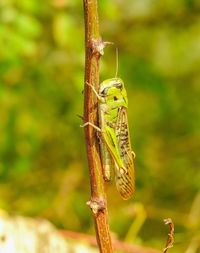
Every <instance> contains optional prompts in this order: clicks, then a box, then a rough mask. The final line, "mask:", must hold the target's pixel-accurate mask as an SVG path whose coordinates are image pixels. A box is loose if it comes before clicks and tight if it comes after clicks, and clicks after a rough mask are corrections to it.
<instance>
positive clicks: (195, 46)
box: [0, 0, 200, 253]
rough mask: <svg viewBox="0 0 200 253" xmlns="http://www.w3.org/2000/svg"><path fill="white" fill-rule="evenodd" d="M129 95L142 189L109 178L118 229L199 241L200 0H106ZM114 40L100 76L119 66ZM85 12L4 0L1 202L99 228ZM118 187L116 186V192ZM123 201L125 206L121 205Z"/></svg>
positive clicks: (137, 235) (188, 243)
mask: <svg viewBox="0 0 200 253" xmlns="http://www.w3.org/2000/svg"><path fill="white" fill-rule="evenodd" d="M99 5H100V6H99V15H100V27H101V34H102V36H103V38H104V39H105V40H106V41H113V42H114V43H115V45H116V46H117V47H118V48H119V76H120V77H122V78H123V79H124V81H125V83H126V87H127V90H128V96H129V111H128V113H129V122H130V123H129V124H130V129H131V137H132V143H133V147H134V150H135V152H136V155H137V157H136V171H137V182H136V185H137V193H136V196H135V198H134V199H132V200H130V201H122V200H121V199H120V197H119V196H118V194H117V192H116V189H115V186H114V184H112V183H111V184H108V185H107V186H106V189H107V192H108V203H109V216H110V223H111V228H112V231H113V232H114V233H115V234H117V236H119V238H121V239H123V240H125V239H127V240H128V241H131V242H136V243H138V244H143V245H148V246H152V247H157V248H160V249H161V248H163V245H164V244H165V241H166V235H167V230H168V228H167V227H165V226H164V224H163V221H162V219H164V218H167V217H171V218H172V219H173V221H174V223H175V232H176V235H175V247H174V248H173V249H172V250H171V252H186V253H193V252H199V251H200V246H199V245H200V243H199V241H200V170H199V169H200V156H199V151H200V106H199V101H200V72H199V64H200V33H199V30H200V15H199V14H200V2H199V1H198V0H181V1H173V0H165V1H155V0H134V1H132V0H127V1H123V0H115V1H114V0H110V1H106V0H102V1H99ZM115 58H116V57H115V48H114V47H112V46H110V47H108V48H106V49H105V55H104V57H103V59H102V61H101V80H103V79H105V78H110V77H112V76H114V73H115V65H116V63H115V62H116V59H115ZM83 77H84V21H83V7H82V2H81V1H78V0H73V1H68V0H52V1H40V2H38V1H36V0H29V1H27V0H20V1H19V0H1V1H0V100H1V107H0V196H1V198H0V205H1V208H4V209H6V210H8V211H10V212H14V213H20V214H24V215H32V216H42V217H45V218H48V219H50V220H51V221H53V222H54V224H56V225H57V226H58V227H61V228H66V229H72V230H77V231H82V232H87V233H90V232H92V231H93V221H92V218H91V215H90V211H89V209H88V207H87V206H86V205H85V202H86V201H87V200H88V199H89V196H90V186H89V178H88V170H87V162H86V155H85V144H84V136H83V130H82V129H80V128H79V125H80V124H81V120H80V119H79V118H78V117H77V114H79V115H80V114H82V111H83V95H82V90H83ZM113 196H115V198H113ZM116 206H117V207H118V208H116Z"/></svg>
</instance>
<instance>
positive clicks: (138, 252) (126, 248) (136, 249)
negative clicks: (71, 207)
mask: <svg viewBox="0 0 200 253" xmlns="http://www.w3.org/2000/svg"><path fill="white" fill-rule="evenodd" d="M60 232H61V234H62V235H63V236H64V237H65V238H66V239H69V238H71V239H74V240H76V241H78V242H80V241H86V242H87V244H89V245H91V246H96V245H97V244H96V240H95V237H94V236H91V235H87V234H83V233H78V232H74V231H69V230H60ZM113 247H114V249H115V250H117V251H119V250H120V251H123V252H127V253H161V251H159V250H157V249H153V248H149V247H148V248H147V247H142V246H138V245H133V244H129V243H126V242H122V241H119V240H116V239H115V240H114V241H113Z"/></svg>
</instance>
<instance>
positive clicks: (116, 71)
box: [115, 47, 119, 78]
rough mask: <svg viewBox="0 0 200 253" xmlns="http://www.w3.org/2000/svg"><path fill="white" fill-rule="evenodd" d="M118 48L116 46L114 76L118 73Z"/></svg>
mask: <svg viewBox="0 0 200 253" xmlns="http://www.w3.org/2000/svg"><path fill="white" fill-rule="evenodd" d="M118 66H119V64H118V48H117V47H116V70H115V78H117V75H118Z"/></svg>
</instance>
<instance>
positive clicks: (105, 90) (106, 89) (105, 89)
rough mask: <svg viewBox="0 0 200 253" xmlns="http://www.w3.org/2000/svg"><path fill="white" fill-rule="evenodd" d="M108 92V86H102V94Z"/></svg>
mask: <svg viewBox="0 0 200 253" xmlns="http://www.w3.org/2000/svg"><path fill="white" fill-rule="evenodd" d="M107 93H108V87H106V88H104V89H103V90H102V92H101V94H102V95H107Z"/></svg>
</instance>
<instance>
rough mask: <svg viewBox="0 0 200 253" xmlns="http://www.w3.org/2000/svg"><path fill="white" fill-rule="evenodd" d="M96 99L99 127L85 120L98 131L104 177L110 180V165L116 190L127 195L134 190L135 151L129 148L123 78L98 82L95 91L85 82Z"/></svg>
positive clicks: (124, 195) (131, 193)
mask: <svg viewBox="0 0 200 253" xmlns="http://www.w3.org/2000/svg"><path fill="white" fill-rule="evenodd" d="M88 85H89V86H90V87H91V88H92V90H93V92H94V93H95V95H96V96H97V99H98V113H99V127H98V126H95V125H93V124H92V123H91V122H86V123H85V124H84V125H83V127H85V126H87V125H90V126H92V127H93V128H95V129H96V130H97V131H98V132H100V133H101V137H102V142H101V143H100V149H101V160H102V165H103V173H104V178H105V180H110V170H111V169H112V168H114V171H115V181H116V186H117V190H118V192H119V193H120V195H121V197H122V198H123V199H129V198H130V197H131V196H132V195H133V194H134V191H135V171H134V164H133V160H134V158H135V154H134V152H133V151H132V149H131V142H130V135H129V127H128V118H127V108H128V99H127V93H126V89H125V87H124V82H123V81H122V79H120V78H117V77H115V78H111V79H107V80H105V81H103V82H102V83H101V84H100V88H99V92H97V91H96V90H95V89H94V87H93V86H92V85H91V84H89V83H88Z"/></svg>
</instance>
